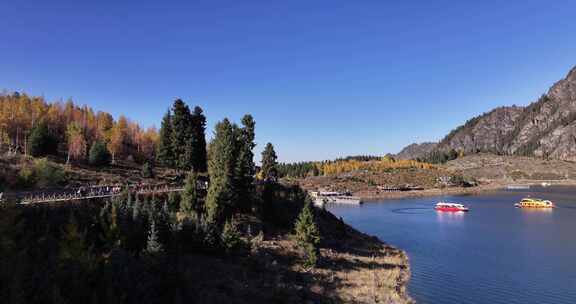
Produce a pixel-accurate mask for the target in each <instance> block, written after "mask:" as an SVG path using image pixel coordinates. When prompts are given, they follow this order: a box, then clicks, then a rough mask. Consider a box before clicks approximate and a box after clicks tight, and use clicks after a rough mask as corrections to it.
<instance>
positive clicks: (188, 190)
mask: <svg viewBox="0 0 576 304" xmlns="http://www.w3.org/2000/svg"><path fill="white" fill-rule="evenodd" d="M197 180H198V175H197V174H196V173H195V172H194V171H191V172H190V173H189V174H188V177H186V184H185V185H184V191H182V199H181V200H180V212H182V213H184V214H186V215H190V214H191V213H192V212H195V211H196V212H198V211H201V208H200V206H198V193H197V189H196V185H197Z"/></svg>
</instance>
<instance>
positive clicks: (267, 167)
mask: <svg viewBox="0 0 576 304" xmlns="http://www.w3.org/2000/svg"><path fill="white" fill-rule="evenodd" d="M277 159H278V157H277V156H276V151H274V146H273V145H272V144H271V143H268V144H266V147H265V148H264V151H262V178H263V179H265V180H267V181H276V180H277V179H278V169H277Z"/></svg>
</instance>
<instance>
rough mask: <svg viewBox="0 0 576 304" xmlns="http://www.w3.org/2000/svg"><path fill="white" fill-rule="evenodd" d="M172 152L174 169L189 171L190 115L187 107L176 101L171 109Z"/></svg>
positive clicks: (180, 101)
mask: <svg viewBox="0 0 576 304" xmlns="http://www.w3.org/2000/svg"><path fill="white" fill-rule="evenodd" d="M172 112H173V113H174V114H173V116H172V150H173V151H174V159H175V163H174V164H175V167H176V168H177V169H179V170H186V171H187V170H190V168H191V159H190V148H189V147H190V141H191V140H192V138H191V134H190V130H191V127H190V124H191V115H190V109H189V108H188V106H187V105H186V104H185V103H184V102H183V101H182V100H181V99H177V100H176V101H175V102H174V105H173V107H172Z"/></svg>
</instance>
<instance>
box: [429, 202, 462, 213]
mask: <svg viewBox="0 0 576 304" xmlns="http://www.w3.org/2000/svg"><path fill="white" fill-rule="evenodd" d="M434 210H436V211H445V212H468V210H469V209H468V208H467V207H464V205H462V204H454V203H444V202H439V203H438V204H436V206H435V207H434Z"/></svg>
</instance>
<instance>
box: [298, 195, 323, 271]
mask: <svg viewBox="0 0 576 304" xmlns="http://www.w3.org/2000/svg"><path fill="white" fill-rule="evenodd" d="M295 233H296V241H297V243H298V246H300V248H301V249H302V250H303V251H304V254H305V263H304V264H305V266H306V267H313V266H315V265H316V262H317V260H318V255H319V247H318V246H319V245H320V230H318V226H317V225H316V222H315V220H314V213H313V210H312V206H311V205H310V203H309V202H306V204H305V205H304V208H302V211H301V212H300V215H298V219H297V220H296V225H295Z"/></svg>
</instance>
